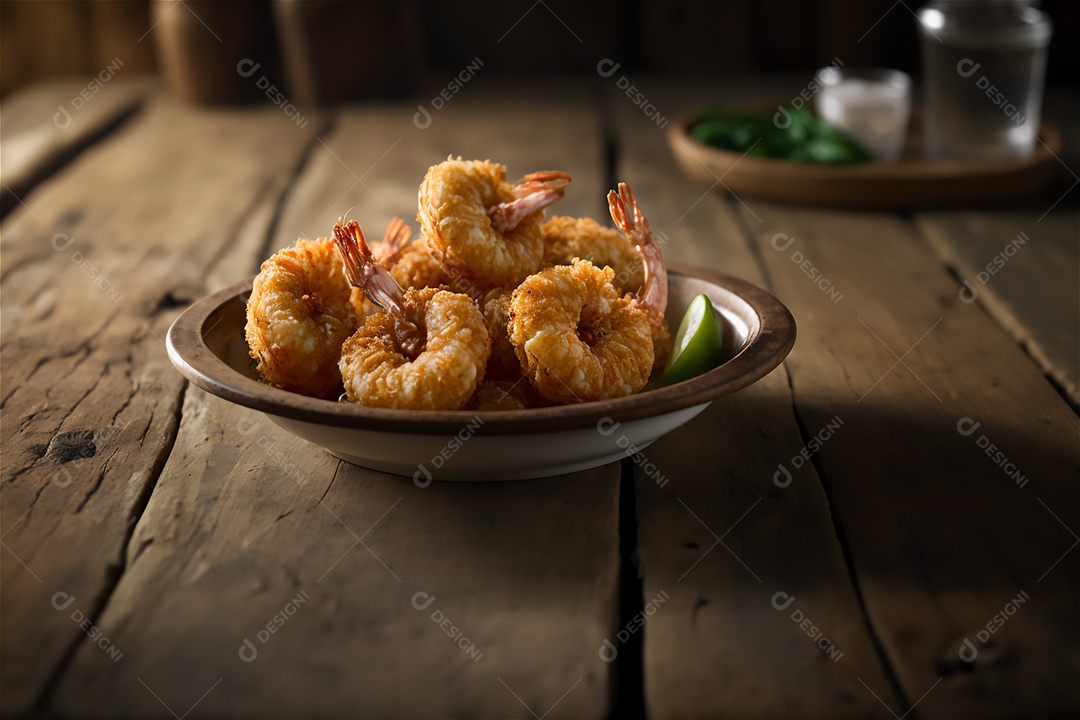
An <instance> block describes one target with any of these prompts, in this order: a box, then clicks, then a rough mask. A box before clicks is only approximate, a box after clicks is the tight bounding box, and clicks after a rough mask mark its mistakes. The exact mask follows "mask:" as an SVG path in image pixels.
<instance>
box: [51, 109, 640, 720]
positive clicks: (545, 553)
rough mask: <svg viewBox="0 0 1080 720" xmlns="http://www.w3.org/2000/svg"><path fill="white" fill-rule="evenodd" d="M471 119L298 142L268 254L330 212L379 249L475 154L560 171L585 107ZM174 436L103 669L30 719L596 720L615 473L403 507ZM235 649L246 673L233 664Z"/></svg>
mask: <svg viewBox="0 0 1080 720" xmlns="http://www.w3.org/2000/svg"><path fill="white" fill-rule="evenodd" d="M492 109H493V105H492V104H491V102H490V101H489V100H487V99H485V98H484V97H478V98H476V99H472V97H471V96H467V95H466V94H465V93H464V92H463V93H462V95H461V96H460V97H456V98H455V99H454V101H453V103H452V106H451V107H450V108H447V109H445V110H443V111H442V112H441V113H439V114H438V115H436V116H435V118H434V121H433V123H432V124H431V126H430V127H428V128H427V129H424V130H421V129H419V128H417V127H416V126H415V125H414V124H413V121H412V118H413V114H414V113H415V112H416V108H415V105H406V104H397V105H386V106H376V107H369V108H366V109H350V110H348V111H343V112H342V113H340V114H339V115H338V116H337V117H336V119H335V121H334V124H333V130H332V132H330V133H328V134H326V135H320V136H319V139H318V141H317V142H316V145H315V146H314V147H315V150H314V151H313V153H312V155H311V158H310V160H309V162H308V163H307V164H306V166H305V168H304V171H303V172H302V174H301V175H300V177H299V178H297V181H296V184H295V186H294V187H293V189H292V191H291V192H290V193H289V196H288V198H287V202H286V205H285V207H284V208H283V210H282V214H281V217H280V221H279V224H278V228H277V234H276V235H275V236H274V238H273V239H272V241H271V243H270V244H271V245H272V246H273V247H275V248H276V247H277V246H280V245H286V244H291V243H292V242H293V240H294V239H295V237H296V235H297V234H300V233H304V234H307V235H310V236H314V235H318V234H322V233H325V232H326V231H327V230H328V229H329V227H330V225H331V224H332V222H333V220H334V219H336V217H337V215H339V214H341V213H343V212H344V211H345V210H346V209H349V208H350V207H351V208H352V212H351V213H350V216H351V217H357V218H360V219H361V222H363V223H364V224H365V227H368V228H370V227H374V228H377V229H378V230H376V231H375V233H374V234H376V236H378V235H379V234H381V229H382V227H384V225H385V222H386V221H388V220H389V218H390V217H391V216H392V214H401V215H405V216H406V217H409V218H411V216H412V214H414V213H415V205H416V192H417V187H418V185H419V182H420V179H421V178H422V176H423V173H424V171H425V170H426V169H427V167H428V165H430V164H432V163H435V162H438V161H440V160H442V159H443V158H445V157H446V155H447V154H448V153H451V152H453V153H455V154H457V153H461V154H463V155H465V156H469V155H472V154H479V153H483V154H484V155H485V156H487V155H488V154H490V156H491V157H492V158H493V159H498V160H502V161H504V162H506V163H507V164H509V165H510V166H511V168H512V169H511V173H512V174H517V175H520V174H524V172H526V171H528V170H533V169H538V168H543V167H546V166H547V161H549V160H551V161H553V160H554V159H557V158H558V157H562V158H564V159H565V158H566V156H565V155H563V154H560V152H559V150H558V147H559V145H558V139H559V138H562V137H565V136H566V135H567V134H568V133H569V132H571V130H572V131H574V132H578V133H586V134H588V133H594V134H595V135H597V136H598V135H599V133H600V129H599V115H598V113H597V112H596V111H595V109H593V108H591V107H590V106H588V105H584V106H582V107H580V108H573V107H571V108H570V109H568V110H567V109H563V110H562V111H561V112H562V114H559V113H555V112H551V113H550V114H547V115H544V116H543V119H544V120H545V122H544V123H543V124H541V125H532V124H530V123H529V118H528V117H526V116H525V112H526V111H525V110H521V111H515V110H514V109H513V106H510V107H507V108H503V110H502V112H501V114H499V115H495V114H493V112H492ZM399 138H400V139H399ZM376 139H378V140H377V141H376ZM529 139H531V140H532V142H526V140H529ZM599 148H600V144H599V143H598V142H595V141H593V142H589V143H588V145H587V146H586V147H584V148H583V150H582V152H581V153H579V154H577V155H576V156H575V157H574V158H572V160H571V163H570V165H568V166H565V167H563V169H566V170H568V171H569V172H571V174H573V175H574V176H575V185H574V186H573V188H574V190H575V191H577V192H578V193H579V194H580V195H581V196H582V197H586V198H594V197H601V196H602V182H601V171H602V163H601V156H600V154H599ZM579 207H580V206H579ZM251 262H252V264H254V259H252V260H251ZM242 276H243V273H242V272H238V273H237V274H236V275H235V276H234V279H235V278H237V277H242ZM182 418H183V420H182V423H181V427H180V433H179V437H178V439H177V442H176V446H175V448H174V450H173V452H172V454H171V455H170V458H169V462H168V464H167V465H166V467H165V469H164V471H163V472H162V475H161V479H160V481H159V482H158V484H157V486H156V487H155V490H154V494H153V496H152V498H151V499H150V502H149V505H148V506H147V510H146V513H145V514H144V516H143V518H142V519H141V521H140V523H139V525H138V527H137V529H136V532H135V535H134V537H133V538H132V541H131V543H130V545H129V547H128V560H129V568H128V570H127V572H125V574H124V575H123V577H122V579H121V581H120V583H119V585H118V587H117V590H116V593H115V594H114V595H113V597H112V599H111V601H110V603H109V605H108V607H107V608H106V610H105V612H104V613H103V614H102V616H101V618H100V620H99V624H100V626H101V628H102V630H103V631H104V632H105V634H106V635H108V636H109V637H110V638H111V639H112V640H113V641H114V642H115V644H116V645H117V646H118V647H121V648H123V649H124V653H125V658H124V661H123V662H120V663H116V664H114V663H112V662H111V661H110V659H109V658H108V657H107V656H105V655H103V654H102V653H101V651H100V649H99V648H97V647H95V646H93V645H91V644H84V645H83V646H82V647H80V649H79V651H78V654H77V655H76V657H75V659H74V661H73V663H72V665H71V668H70V670H69V671H68V672H67V673H66V674H65V676H64V678H63V679H62V681H61V683H60V685H59V687H58V690H57V693H56V695H55V697H54V699H53V702H52V703H51V704H50V706H49V707H50V709H51V710H54V711H56V712H58V713H60V714H71V715H78V714H82V713H86V712H93V713H100V714H105V715H116V716H142V715H145V714H153V713H160V712H162V709H163V708H162V705H166V706H167V707H168V708H169V709H170V710H172V711H174V712H175V713H176V714H178V715H181V714H183V713H184V712H185V711H187V710H188V709H189V708H192V707H193V706H194V707H195V710H194V711H193V714H195V715H205V716H215V717H218V716H233V715H254V716H285V717H295V716H334V717H448V716H477V715H479V716H495V717H533V716H546V717H598V716H603V715H606V714H608V713H609V712H610V710H611V707H612V704H611V693H612V686H613V683H614V677H613V674H612V668H611V666H610V665H608V664H606V663H604V662H603V661H602V660H601V659H600V657H599V654H598V651H599V649H600V648H601V647H602V642H603V639H604V638H606V637H610V636H611V635H612V633H613V632H614V631H615V628H616V626H617V608H618V600H617V595H618V572H619V547H618V497H619V495H618V493H619V467H618V465H617V464H616V465H611V466H608V467H604V468H600V469H597V470H593V471H589V472H585V473H577V474H574V475H570V476H566V477H562V478H554V479H548V480H537V481H528V482H515V483H495V484H491V483H481V484H475V485H473V484H458V483H446V484H442V483H435V484H432V485H430V486H429V487H426V488H419V487H416V486H415V485H414V484H413V483H412V482H410V481H409V480H408V479H407V478H401V477H393V476H388V475H384V474H381V473H376V472H371V471H367V470H362V469H359V468H356V467H353V466H350V465H347V464H343V463H339V462H338V461H336V460H334V459H333V458H332V457H330V456H329V455H327V454H325V453H324V452H322V451H321V450H319V449H318V448H315V447H313V446H311V445H308V444H306V443H304V442H303V441H301V440H298V439H296V438H294V437H293V436H291V435H289V434H287V433H285V432H284V431H282V430H279V429H278V428H277V427H276V426H274V425H273V424H272V423H271V421H270V420H268V419H266V418H263V417H262V416H258V415H257V414H254V413H252V412H250V411H248V410H244V409H241V408H238V407H235V406H231V405H228V404H226V403H223V402H222V401H219V400H217V399H215V398H212V397H210V396H208V395H206V394H204V393H202V392H201V391H198V390H195V389H191V390H189V391H188V394H187V396H186V398H185V406H184V410H183V413H182ZM466 420H467V419H463V423H464V422H466ZM425 460H426V459H425V458H417V462H424V461H425ZM301 594H302V595H301ZM298 597H299V598H301V600H300V602H299V603H297V598H298ZM429 602H430V604H428V603H429ZM290 603H293V606H290ZM418 606H419V608H422V609H418ZM279 614H281V619H282V620H284V624H283V625H281V627H280V629H278V627H277V626H276V625H275V620H274V618H275V616H277V615H279ZM444 619H445V620H447V623H446V624H445V625H441V624H440V623H441V622H442V621H443V620H444ZM268 623H269V624H270V625H271V628H272V629H273V630H274V632H273V633H272V634H271V633H270V632H269V631H267V630H266V626H267V624H268ZM260 631H265V633H266V641H265V642H263V641H262V639H260V637H259V632H260ZM245 639H247V640H248V641H249V642H250V643H251V644H252V647H253V649H254V651H255V653H257V655H255V656H254V660H253V661H252V662H245V661H244V660H243V659H242V658H241V649H242V648H244V647H246V646H245V645H244V641H245ZM246 652H248V653H249V655H248V656H249V657H251V656H252V654H251V651H246Z"/></svg>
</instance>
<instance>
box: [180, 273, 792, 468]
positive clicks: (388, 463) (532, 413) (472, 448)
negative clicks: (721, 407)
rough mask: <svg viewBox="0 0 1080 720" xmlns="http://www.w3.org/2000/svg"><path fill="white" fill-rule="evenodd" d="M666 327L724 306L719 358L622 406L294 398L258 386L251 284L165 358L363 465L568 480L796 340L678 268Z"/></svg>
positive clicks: (737, 292)
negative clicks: (697, 308) (423, 406)
mask: <svg viewBox="0 0 1080 720" xmlns="http://www.w3.org/2000/svg"><path fill="white" fill-rule="evenodd" d="M668 279H669V290H670V291H669V299H668V322H669V323H670V324H671V327H672V330H674V329H675V328H677V327H678V324H679V321H680V320H681V318H682V315H683V312H684V311H685V310H686V307H687V305H688V304H689V303H690V301H691V300H692V299H693V298H694V297H695V296H697V295H699V294H701V293H705V294H706V295H708V296H709V299H710V300H711V301H712V303H713V307H714V308H715V309H716V310H717V313H718V318H717V321H718V322H719V324H720V328H721V334H722V336H723V342H724V352H723V355H722V357H723V362H722V363H721V364H720V365H719V366H717V367H716V368H714V369H712V370H710V371H709V372H707V373H705V374H703V375H699V376H698V377H695V378H691V379H690V380H686V381H684V382H681V383H677V384H675V385H671V386H669V387H665V388H660V389H657V390H648V391H645V392H641V393H638V394H637V395H632V396H629V397H624V398H618V399H615V400H603V401H598V402H589V403H581V404H578V405H563V406H557V407H547V408H535V409H529V410H514V411H508V412H492V411H488V412H472V411H412V410H385V409H378V408H368V407H363V406H360V405H356V404H353V403H343V402H333V401H329V400H320V399H317V398H311V397H306V396H303V395H297V394H295V393H291V392H288V391H285V390H280V389H278V388H274V387H270V386H269V385H266V384H264V383H261V382H259V381H258V380H257V379H256V375H255V374H254V371H253V370H252V368H251V362H250V360H249V358H248V352H247V344H246V343H245V340H244V305H245V302H246V300H247V296H248V293H249V292H250V289H251V282H250V281H245V282H243V283H239V284H237V285H234V286H233V287H230V288H227V289H225V290H222V291H220V292H217V293H215V294H213V295H210V296H209V297H206V298H203V299H202V300H200V301H198V302H196V303H195V304H193V305H192V306H191V307H189V308H188V309H187V310H186V311H184V313H183V314H182V315H180V317H178V318H177V319H176V321H175V322H174V323H173V325H172V327H171V328H169V336H168V340H167V345H168V350H169V358H170V359H171V360H172V362H173V364H174V365H176V367H177V369H178V370H179V371H180V372H181V373H182V374H183V375H184V377H186V378H187V379H188V380H190V381H191V382H193V383H195V384H196V385H198V386H199V387H201V388H203V389H204V390H206V391H207V392H210V393H212V394H214V395H217V396H218V397H221V398H223V399H225V400H228V401H230V402H234V403H238V404H240V405H244V406H246V407H250V408H254V409H255V410H259V411H261V412H263V413H264V414H266V416H267V417H269V418H270V420H272V421H273V422H275V423H277V424H278V425H280V426H281V427H283V428H285V429H286V430H288V431H289V432H291V433H293V434H295V435H297V436H299V437H301V438H304V439H305V440H308V441H310V442H312V443H315V444H316V445H320V446H322V447H323V448H325V449H326V450H327V451H329V452H330V453H331V454H333V455H335V456H336V457H339V458H341V459H342V460H346V461H348V462H351V463H355V464H356V465H362V466H364V467H369V468H374V469H376V470H383V471H385V472H389V473H394V474H397V475H404V476H406V477H411V478H413V480H414V481H415V482H417V483H418V484H421V485H425V484H427V483H428V482H430V481H431V480H432V479H436V480H520V479H525V478H535V477H544V476H549V475H561V474H563V473H569V472H574V471H577V470H585V469H587V468H592V467H596V466H598V465H604V464H606V463H609V462H614V461H616V460H619V459H620V458H623V457H626V456H629V455H633V454H635V453H636V452H637V451H639V450H641V449H643V448H645V447H647V446H648V445H649V444H650V443H652V442H653V441H654V440H656V439H657V438H658V437H660V436H662V435H664V434H665V433H668V432H670V431H672V430H674V429H675V428H677V427H679V426H680V425H682V424H683V423H685V422H687V421H689V420H691V419H692V418H693V417H694V416H696V415H697V414H698V413H700V412H701V411H702V410H704V409H705V408H706V407H708V405H709V403H710V402H712V401H713V400H715V399H716V398H718V397H720V396H722V395H726V394H728V393H732V392H735V391H736V390H740V389H742V388H744V387H746V386H747V385H749V384H751V383H753V382H755V381H756V380H759V379H760V378H762V377H764V376H765V375H767V374H768V373H769V372H770V371H772V370H773V369H774V368H775V367H776V366H777V365H779V364H780V362H781V361H782V360H783V359H784V358H785V357H786V356H787V354H788V352H789V351H790V350H791V348H792V346H793V345H794V344H795V320H794V319H793V318H792V317H791V313H790V312H788V310H787V308H785V307H784V306H783V305H782V304H781V303H780V301H778V300H777V299H776V298H774V297H773V296H771V295H769V294H768V293H766V292H765V291H764V290H761V289H759V288H757V287H755V286H753V285H751V284H749V283H746V282H744V281H742V280H738V279H736V278H733V277H730V276H728V275H725V274H723V273H718V272H714V271H711V270H704V269H701V268H694V267H690V266H684V265H679V264H677V263H671V264H669V267H668Z"/></svg>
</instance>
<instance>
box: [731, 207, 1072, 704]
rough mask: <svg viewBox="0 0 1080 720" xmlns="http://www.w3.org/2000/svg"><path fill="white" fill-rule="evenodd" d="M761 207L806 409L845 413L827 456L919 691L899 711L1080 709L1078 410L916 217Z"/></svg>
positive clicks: (892, 649) (859, 552)
mask: <svg viewBox="0 0 1080 720" xmlns="http://www.w3.org/2000/svg"><path fill="white" fill-rule="evenodd" d="M752 207H753V215H751V211H750V210H747V209H745V208H744V209H743V216H744V222H745V223H746V225H748V226H750V227H751V228H752V229H753V231H754V236H755V239H756V240H757V241H758V246H759V248H760V253H761V256H762V257H763V258H764V261H765V265H766V267H767V269H768V273H769V275H770V277H771V278H772V282H773V287H774V288H775V289H776V292H777V294H778V296H779V297H780V299H781V300H782V301H784V302H785V303H786V304H787V305H788V306H789V307H792V308H794V309H795V311H796V314H797V316H798V318H799V321H800V327H799V330H800V338H799V342H798V344H797V345H796V348H795V350H794V351H793V352H792V354H791V355H790V357H789V359H788V363H787V365H788V369H789V372H790V376H791V382H792V387H793V390H794V397H795V404H796V407H797V409H798V412H799V416H800V417H801V418H802V421H803V423H804V425H805V426H806V427H807V428H808V430H809V432H810V433H811V434H813V433H816V431H817V429H818V428H822V427H823V426H825V424H826V423H827V422H828V421H829V419H830V418H833V417H840V418H842V419H843V422H844V425H843V427H842V428H841V429H840V430H839V431H838V432H836V433H835V434H834V435H833V436H832V437H830V438H829V439H828V441H827V442H825V443H823V444H822V447H821V449H820V450H819V452H818V453H817V463H818V466H819V468H820V469H821V471H822V472H823V476H824V478H825V480H826V483H827V487H828V488H829V489H830V501H831V505H832V508H833V512H834V514H835V516H836V518H837V524H838V527H839V528H841V531H842V532H843V533H844V536H845V538H846V542H847V544H848V546H849V547H850V554H851V558H852V561H853V563H854V573H855V578H856V580H857V581H858V583H859V586H860V587H861V589H862V594H863V597H864V599H865V603H866V607H867V609H868V611H869V616H870V619H871V621H872V623H873V627H874V628H875V630H876V632H877V634H878V636H879V637H880V638H881V642H882V645H883V647H884V649H885V652H886V654H887V657H888V660H889V663H890V665H891V666H892V667H893V668H894V670H895V673H896V676H897V678H898V680H899V681H900V683H901V686H902V689H903V692H904V703H903V704H902V705H901V706H899V707H897V706H895V705H891V704H890V708H891V709H892V710H893V711H894V712H896V714H901V713H903V712H906V711H907V710H908V709H909V707H911V706H913V705H915V704H916V703H917V704H918V711H917V712H918V713H919V714H920V716H923V717H988V716H1015V715H1026V716H1039V717H1048V716H1066V715H1074V714H1076V712H1077V711H1078V704H1080V698H1078V697H1077V694H1076V691H1075V690H1076V684H1075V678H1076V674H1077V670H1078V667H1077V663H1078V657H1080V652H1078V645H1077V637H1078V631H1080V621H1078V618H1077V615H1076V597H1077V592H1078V590H1080V573H1078V570H1080V563H1078V562H1077V561H1078V560H1080V556H1078V555H1077V554H1076V552H1075V544H1076V538H1075V535H1074V533H1075V532H1076V528H1077V527H1078V525H1080V517H1078V515H1080V513H1078V508H1080V488H1078V486H1077V484H1076V478H1077V474H1078V459H1077V451H1076V437H1077V431H1078V423H1077V417H1076V415H1075V414H1074V413H1073V411H1072V410H1071V409H1070V408H1069V406H1068V405H1067V404H1066V403H1065V402H1064V401H1063V400H1062V399H1061V398H1060V397H1059V396H1058V394H1057V393H1056V392H1055V390H1054V388H1053V387H1052V386H1051V385H1050V383H1049V382H1047V380H1046V378H1045V377H1044V376H1043V375H1042V373H1041V372H1040V371H1039V369H1038V367H1037V366H1036V365H1035V364H1034V363H1033V362H1032V361H1031V359H1030V358H1029V357H1027V356H1026V355H1025V354H1024V353H1023V352H1022V351H1021V350H1020V349H1019V348H1018V347H1017V346H1016V344H1015V342H1014V341H1013V340H1012V338H1010V337H1009V336H1008V335H1007V334H1006V333H1004V332H1003V331H1002V330H1001V329H1000V328H999V327H997V325H995V324H994V322H993V321H992V320H991V319H990V318H989V317H988V316H987V315H986V314H985V313H984V312H983V311H982V310H981V309H980V308H979V307H978V306H977V305H969V304H965V303H963V302H961V301H960V300H959V298H958V297H957V288H956V281H955V279H953V278H952V277H950V276H949V275H948V274H947V273H946V271H945V269H944V268H943V267H942V266H941V264H940V262H939V261H938V259H937V258H936V257H935V256H934V254H933V253H932V252H931V251H930V250H929V248H928V247H927V245H926V243H925V242H924V241H923V240H922V239H921V238H920V237H919V236H918V235H917V234H916V233H915V232H913V230H912V228H911V227H910V226H909V225H908V224H907V223H905V222H903V221H902V220H900V219H897V218H894V217H888V216H881V215H869V214H855V213H844V214H841V213H832V212H823V211H806V210H804V211H796V210H792V209H789V208H783V207H780V206H774V205H767V204H765V203H754V204H753V206H752ZM882 238H888V242H887V243H885V244H883V243H882ZM976 423H978V425H976ZM991 445H992V446H993V447H990V446H991ZM998 453H1000V454H998ZM1021 594H1023V595H1025V596H1026V597H1021ZM1018 597H1021V599H1020V602H1019V604H1018V605H1010V603H1013V601H1014V600H1015V599H1016V598H1018ZM998 615H1001V617H1002V618H1003V619H1004V620H1005V622H1004V624H1003V625H998V624H996V621H995V617H996V616H998ZM988 625H989V626H990V630H987V626H988ZM980 632H983V633H986V635H985V639H986V640H987V642H986V643H983V642H982V640H981V639H980V636H979V633H980ZM965 641H967V642H968V643H971V646H970V647H968V646H965V645H964V643H965ZM962 649H963V653H964V654H962ZM972 651H974V652H972ZM864 679H865V678H864ZM868 685H870V687H872V688H873V689H874V691H875V692H878V693H879V694H880V690H879V689H878V688H876V687H873V685H871V684H870V683H868Z"/></svg>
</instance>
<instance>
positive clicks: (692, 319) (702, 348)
mask: <svg viewBox="0 0 1080 720" xmlns="http://www.w3.org/2000/svg"><path fill="white" fill-rule="evenodd" d="M721 348H722V342H721V339H720V328H719V327H717V324H716V315H715V314H714V312H713V306H712V303H711V302H709V298H708V297H707V296H705V295H698V296H697V297H695V298H694V299H693V300H691V301H690V305H689V306H688V307H687V308H686V314H685V315H683V318H682V322H680V323H679V331H678V332H677V333H676V334H675V342H674V348H673V349H672V351H671V357H670V358H668V362H667V366H666V367H665V368H664V374H663V375H662V376H661V377H660V386H661V387H664V386H666V385H674V384H675V383H678V382H682V381H683V380H689V379H690V378H692V377H696V376H698V375H701V374H702V373H704V372H708V371H709V370H712V369H713V368H714V367H716V366H717V365H718V364H719V363H720V350H721Z"/></svg>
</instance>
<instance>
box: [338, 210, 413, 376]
mask: <svg viewBox="0 0 1080 720" xmlns="http://www.w3.org/2000/svg"><path fill="white" fill-rule="evenodd" d="M343 221H344V218H342V219H341V220H338V221H337V222H336V223H335V224H334V242H335V243H336V244H337V247H338V251H339V252H340V253H341V259H342V261H343V262H344V264H345V275H346V277H348V278H349V283H350V284H352V285H353V287H358V288H360V289H361V290H362V291H363V292H364V294H365V295H367V296H368V298H369V299H370V300H371V301H372V302H373V303H375V304H376V305H378V306H379V307H381V308H383V309H384V310H386V311H387V312H388V313H390V315H391V317H393V318H394V327H395V330H396V335H397V340H398V344H399V345H400V347H401V350H402V352H404V353H405V354H406V355H408V356H409V357H411V358H412V359H414V360H415V359H416V357H417V356H418V355H419V354H420V351H421V349H422V346H423V333H422V332H421V331H420V328H419V327H417V326H416V324H415V323H413V322H411V321H410V320H409V319H408V318H407V317H406V314H405V293H404V291H403V290H402V289H401V286H400V285H398V283H397V281H396V280H394V276H393V275H391V274H390V271H389V270H387V269H386V268H384V267H383V266H382V265H380V264H379V263H378V262H376V260H375V257H374V255H372V253H371V248H370V247H369V246H368V244H367V240H365V239H364V232H363V230H361V229H360V223H358V222H356V221H355V220H350V221H348V222H347V223H343Z"/></svg>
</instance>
